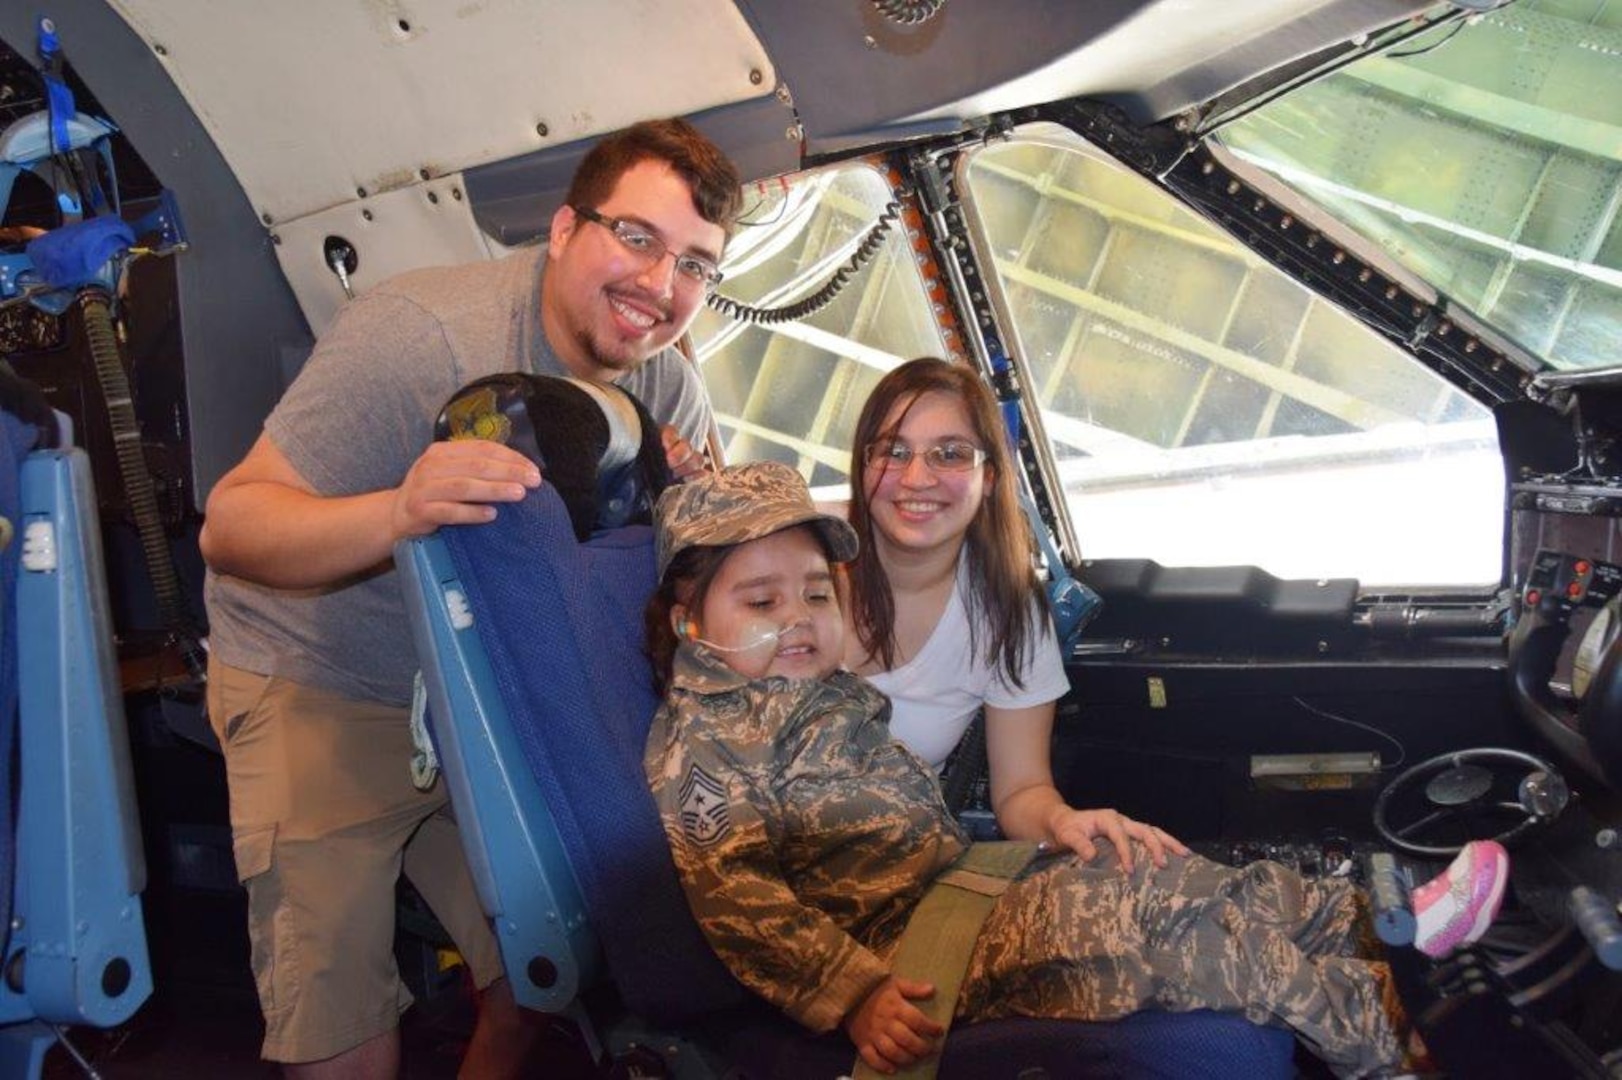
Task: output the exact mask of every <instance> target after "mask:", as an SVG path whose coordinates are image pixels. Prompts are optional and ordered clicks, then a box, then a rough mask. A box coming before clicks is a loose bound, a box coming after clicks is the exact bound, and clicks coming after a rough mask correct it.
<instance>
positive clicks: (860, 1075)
mask: <svg viewBox="0 0 1622 1080" xmlns="http://www.w3.org/2000/svg"><path fill="white" fill-rule="evenodd" d="M1038 851H1039V845H1037V844H1035V843H1029V842H1025V841H1016V840H997V841H992V842H988V843H981V844H971V845H970V846H969V849H968V850H967V851H965V852H964V853H963V854H962V855H961V856H959V857H958V860H957V861H956V862H954V863H953V864H952V865H951V866H950V867H948V868H947V869H946V870H945V871H943V872H942V873H941V874H940V875H939V876H937V877H936V878H935V880H934V881H932V882H930V885H929V891H928V892H926V893H924V898H923V899H922V900H920V901H919V902H918V906H917V907H916V908H914V909H913V911H912V917H911V918H910V919H908V920H907V929H906V930H905V931H903V932H902V935H901V942H900V944H899V945H897V946H896V951H895V958H894V960H893V962H892V963H891V965H890V967H891V971H892V972H894V974H896V975H898V976H900V977H902V978H906V979H916V980H918V981H919V982H927V983H933V984H934V986H935V993H934V996H932V997H930V998H928V999H926V1000H923V1001H915V1002H913V1004H914V1005H916V1006H917V1007H918V1008H919V1010H920V1011H922V1012H923V1013H924V1015H926V1016H928V1017H929V1018H930V1019H931V1020H933V1021H935V1022H936V1023H937V1024H939V1025H940V1026H941V1027H943V1028H950V1027H951V1026H952V1014H953V1013H955V1012H956V1011H957V996H958V991H959V990H960V989H962V986H963V978H964V976H966V975H967V974H968V972H969V958H970V957H971V956H972V955H973V954H974V943H975V942H976V941H977V940H979V937H980V927H981V926H982V925H983V924H984V923H985V921H986V916H987V915H989V914H991V909H992V908H993V907H995V906H996V905H997V898H998V897H1000V896H1002V894H1003V893H1004V892H1005V891H1007V889H1008V886H1009V884H1010V883H1011V882H1013V881H1014V879H1016V878H1017V877H1019V875H1020V874H1021V873H1023V872H1024V870H1025V868H1026V867H1027V866H1029V865H1030V864H1031V861H1032V860H1033V859H1035V858H1036V856H1037V854H1038ZM943 1042H944V1039H943ZM939 1066H940V1055H939V1054H931V1055H930V1056H929V1057H927V1058H925V1059H924V1060H922V1061H919V1062H916V1063H915V1064H913V1065H910V1066H908V1067H906V1068H903V1069H897V1070H896V1071H895V1072H894V1073H892V1074H891V1076H892V1077H894V1078H897V1080H934V1077H935V1070H936V1069H937V1068H938V1067H939ZM881 1075H882V1074H881V1073H879V1072H878V1071H877V1070H875V1069H873V1068H871V1067H870V1066H869V1065H868V1064H867V1063H866V1062H865V1061H862V1060H861V1059H860V1058H858V1059H857V1061H856V1067H855V1069H854V1070H853V1071H852V1073H851V1077H852V1080H879V1077H880V1076H881Z"/></svg>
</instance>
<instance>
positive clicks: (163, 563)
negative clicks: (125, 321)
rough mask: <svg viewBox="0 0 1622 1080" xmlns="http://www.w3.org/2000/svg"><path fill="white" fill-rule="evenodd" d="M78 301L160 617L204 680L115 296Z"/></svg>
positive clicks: (85, 294) (90, 292) (93, 292)
mask: <svg viewBox="0 0 1622 1080" xmlns="http://www.w3.org/2000/svg"><path fill="white" fill-rule="evenodd" d="M75 303H77V304H78V306H79V310H80V312H81V313H82V314H83V316H84V328H85V337H86V339H87V340H88V341H89V343H90V356H91V359H92V360H94V361H95V365H96V379H97V381H98V382H99V383H100V385H101V396H102V400H103V401H104V402H105V403H106V406H107V421H108V424H109V426H110V427H111V428H112V435H113V447H114V450H115V451H116V453H117V456H118V473H119V477H120V478H121V479H122V481H123V484H124V497H125V498H126V499H128V500H129V505H130V513H131V514H132V515H133V516H134V518H135V528H136V531H137V533H138V534H139V535H140V539H141V553H142V555H143V556H144V558H145V561H146V569H147V574H148V575H149V576H150V577H151V580H152V592H153V594H154V596H155V597H156V598H157V603H158V615H159V618H161V619H162V621H163V628H164V629H165V630H166V631H168V632H169V634H170V638H171V641H172V643H173V644H174V645H175V646H176V647H177V648H178V649H179V650H180V656H181V659H182V660H183V661H184V662H185V664H186V671H187V673H188V675H190V677H191V678H192V679H193V680H195V681H197V682H199V683H201V682H203V681H204V679H205V678H206V672H207V662H206V660H205V659H204V656H203V651H202V648H201V646H200V645H199V644H198V635H197V631H196V629H195V624H194V623H193V621H192V616H191V610H190V608H189V607H188V605H187V603H186V599H185V596H184V594H183V593H182V592H181V588H180V579H179V577H178V576H177V575H176V573H175V564H174V559H173V557H172V556H171V554H170V551H169V539H168V537H167V536H165V535H164V532H163V524H162V521H161V519H160V516H159V513H158V499H157V494H156V492H155V491H154V489H153V485H152V474H151V473H150V472H149V471H147V467H146V456H145V452H144V450H143V449H142V444H141V429H140V425H139V424H138V423H137V421H136V419H135V401H134V398H133V396H132V395H131V393H130V384H129V378H128V377H127V376H126V375H125V374H124V361H123V356H122V354H121V352H120V350H119V345H118V332H117V330H116V329H114V326H113V308H112V298H111V297H110V296H108V294H107V293H106V291H104V290H102V289H83V290H81V291H80V292H79V294H78V296H77V297H76V298H75Z"/></svg>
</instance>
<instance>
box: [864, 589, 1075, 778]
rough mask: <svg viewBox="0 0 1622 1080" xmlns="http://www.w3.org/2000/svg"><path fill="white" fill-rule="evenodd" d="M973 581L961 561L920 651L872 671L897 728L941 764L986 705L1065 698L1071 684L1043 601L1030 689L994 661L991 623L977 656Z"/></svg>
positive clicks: (1036, 620) (1028, 666)
mask: <svg viewBox="0 0 1622 1080" xmlns="http://www.w3.org/2000/svg"><path fill="white" fill-rule="evenodd" d="M967 588H968V582H967V580H966V571H965V569H964V564H963V562H962V561H961V560H959V562H958V569H957V586H956V587H955V588H954V589H953V590H952V595H951V597H950V598H949V599H948V600H947V601H946V610H945V611H944V612H942V613H941V617H940V621H939V622H938V623H936V624H935V630H934V632H933V633H932V634H930V635H929V640H928V641H926V642H925V643H924V647H923V648H922V649H919V650H918V655H916V656H914V657H913V658H912V659H911V660H909V661H907V662H906V663H905V664H902V665H901V666H900V667H898V668H896V669H894V670H893V671H883V672H879V673H877V674H874V675H868V676H867V679H868V681H869V682H871V683H872V684H873V685H874V686H876V687H878V688H879V689H880V690H882V691H884V693H885V694H887V695H889V697H890V701H891V703H892V707H893V712H892V713H891V716H890V734H891V735H893V736H895V737H896V738H897V739H899V740H901V742H903V743H905V744H906V746H907V748H908V749H909V750H911V751H912V752H913V753H915V754H917V755H918V756H919V757H921V758H923V759H924V760H925V761H927V762H929V763H930V764H931V765H933V766H935V767H936V768H937V769H938V768H940V767H941V765H943V764H944V763H945V762H946V757H947V755H948V754H950V753H951V752H952V750H953V748H954V747H956V746H957V744H958V740H959V739H961V738H963V733H964V732H965V731H966V730H968V727H969V722H970V721H972V720H973V719H974V714H975V711H976V710H977V709H979V708H980V706H981V705H982V704H984V705H990V706H993V707H995V708H1000V709H1024V708H1029V707H1031V706H1033V705H1043V704H1046V703H1047V702H1049V701H1057V700H1058V699H1059V698H1061V697H1063V696H1064V694H1065V691H1067V690H1069V689H1070V682H1069V679H1068V678H1067V677H1066V676H1065V673H1064V657H1063V656H1062V655H1060V652H1059V642H1058V640H1057V639H1056V638H1055V637H1054V636H1053V624H1052V623H1051V622H1050V621H1049V620H1048V617H1047V612H1046V611H1043V610H1042V609H1041V608H1039V607H1037V606H1036V605H1035V604H1033V605H1032V606H1031V629H1032V635H1031V638H1030V641H1031V647H1030V651H1029V652H1028V654H1027V656H1026V661H1025V666H1024V670H1023V671H1021V673H1020V674H1021V675H1022V677H1023V678H1022V680H1021V681H1023V682H1024V684H1025V685H1024V687H1023V688H1017V687H1014V686H1012V685H1011V684H1009V682H1008V681H1007V680H1006V679H1005V678H1004V677H1003V674H1002V666H1001V665H1000V664H998V665H995V666H991V665H988V664H987V663H986V661H985V656H984V653H985V643H986V637H987V635H988V634H989V633H990V630H989V629H983V630H982V631H981V632H980V634H979V639H978V642H977V643H978V644H979V646H980V650H979V652H980V655H975V654H974V652H973V651H972V650H971V649H970V648H969V613H968V605H967V602H966V601H965V599H964V594H965V591H966V589H967Z"/></svg>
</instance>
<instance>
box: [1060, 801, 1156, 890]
mask: <svg viewBox="0 0 1622 1080" xmlns="http://www.w3.org/2000/svg"><path fill="white" fill-rule="evenodd" d="M1048 832H1050V833H1052V834H1053V838H1054V839H1055V840H1057V841H1058V842H1059V843H1060V844H1063V845H1064V846H1065V847H1067V848H1069V849H1070V850H1072V851H1074V852H1075V853H1076V854H1077V855H1080V856H1081V857H1082V858H1083V859H1085V860H1087V861H1088V862H1091V861H1092V860H1093V859H1094V858H1096V857H1097V856H1098V845H1097V844H1094V843H1093V841H1094V840H1095V839H1096V838H1098V837H1100V836H1102V837H1104V838H1105V839H1107V840H1109V841H1110V843H1112V844H1114V845H1115V851H1116V853H1117V854H1118V855H1119V856H1120V859H1121V870H1122V871H1123V872H1125V873H1128V874H1130V873H1131V872H1132V844H1131V841H1133V840H1137V841H1139V842H1141V843H1142V844H1143V846H1144V847H1146V848H1148V849H1149V858H1150V859H1151V860H1153V862H1154V864H1155V866H1157V867H1160V866H1165V865H1166V852H1168V851H1169V852H1171V853H1172V854H1173V855H1187V854H1188V848H1186V847H1184V846H1183V842H1182V841H1181V840H1178V839H1177V838H1176V837H1175V836H1173V835H1171V833H1169V832H1166V831H1165V830H1164V829H1160V828H1156V827H1155V826H1153V825H1149V824H1146V823H1144V822H1142V821H1133V820H1132V819H1131V818H1129V817H1127V816H1126V815H1125V814H1123V813H1121V812H1120V811H1119V810H1109V809H1102V810H1075V809H1072V808H1071V807H1068V806H1061V807H1058V808H1056V809H1055V810H1054V811H1053V813H1052V815H1051V816H1050V817H1049V819H1048Z"/></svg>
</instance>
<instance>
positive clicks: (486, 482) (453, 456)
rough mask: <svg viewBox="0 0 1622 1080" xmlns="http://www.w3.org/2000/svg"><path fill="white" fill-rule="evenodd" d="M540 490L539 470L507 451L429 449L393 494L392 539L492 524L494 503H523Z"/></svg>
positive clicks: (486, 446)
mask: <svg viewBox="0 0 1622 1080" xmlns="http://www.w3.org/2000/svg"><path fill="white" fill-rule="evenodd" d="M540 486H541V470H539V469H537V468H536V467H535V463H534V462H532V461H530V460H529V459H528V458H526V457H525V456H524V455H523V454H520V453H519V452H518V451H516V450H514V449H512V448H511V447H509V446H503V445H502V444H501V443H498V442H491V441H489V440H488V439H453V440H451V441H450V442H436V443H429V444H428V449H426V450H424V451H423V452H422V456H421V457H419V458H418V459H417V460H416V461H415V462H414V463H413V464H412V466H411V471H410V472H408V473H406V477H405V479H404V480H403V481H401V483H400V486H399V487H398V488H396V489H395V491H394V512H393V528H394V535H395V536H396V537H402V536H422V535H424V534H426V533H431V532H433V531H434V530H435V529H437V528H439V526H441V525H476V524H478V523H480V522H484V521H491V520H493V519H494V518H495V516H496V508H495V507H493V506H491V505H489V504H490V503H501V502H519V501H520V500H522V499H523V497H524V495H525V493H526V492H527V491H528V490H529V489H531V488H537V487H540Z"/></svg>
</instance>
